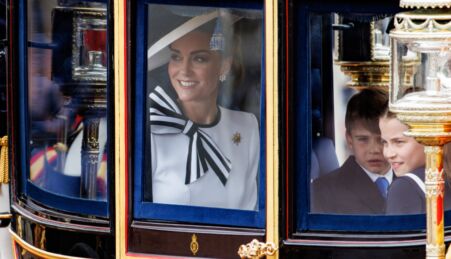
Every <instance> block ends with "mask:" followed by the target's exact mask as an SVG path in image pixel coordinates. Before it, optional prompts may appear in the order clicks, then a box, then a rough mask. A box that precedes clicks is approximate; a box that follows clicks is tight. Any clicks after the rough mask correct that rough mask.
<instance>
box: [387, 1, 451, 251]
mask: <svg viewBox="0 0 451 259" xmlns="http://www.w3.org/2000/svg"><path fill="white" fill-rule="evenodd" d="M400 6H401V7H404V8H415V9H413V11H407V12H402V13H399V14H397V15H396V16H395V18H394V29H393V30H392V31H391V32H390V37H391V54H392V60H391V85H390V103H389V106H390V110H391V111H392V112H394V113H396V115H397V117H398V118H399V119H400V120H401V121H402V122H404V123H406V124H407V125H408V126H409V130H408V131H407V132H405V135H407V136H411V137H414V138H415V139H416V140H417V141H418V142H419V143H421V144H423V145H424V146H425V153H426V172H425V185H426V225H427V234H426V258H445V244H444V222H443V221H444V212H443V208H444V206H443V197H444V170H443V145H444V144H445V143H447V142H449V141H450V140H451V9H450V7H451V1H449V0H447V1H444V0H442V1H440V0H428V1H419V0H401V1H400ZM412 64H413V65H412Z"/></svg>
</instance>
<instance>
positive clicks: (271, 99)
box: [265, 0, 279, 259]
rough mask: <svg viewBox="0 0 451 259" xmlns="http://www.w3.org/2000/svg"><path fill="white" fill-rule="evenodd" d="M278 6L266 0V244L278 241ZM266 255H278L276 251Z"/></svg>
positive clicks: (273, 1)
mask: <svg viewBox="0 0 451 259" xmlns="http://www.w3.org/2000/svg"><path fill="white" fill-rule="evenodd" d="M277 8H278V5H277V0H265V35H266V36H265V49H266V53H265V56H266V64H265V68H266V72H265V73H266V93H267V94H266V130H267V132H266V145H267V146H266V150H267V154H266V177H267V179H266V182H267V186H266V243H273V244H276V245H277V244H279V214H278V210H279V189H278V186H279V178H278V175H279V174H278V173H279V171H278V169H279V157H278V155H279V152H278V151H279V142H278V138H277V137H278V136H279V133H278V125H279V122H278V119H279V118H278V98H279V94H278V86H279V85H278V62H277V61H278V40H279V37H278V34H277V32H278V19H277V17H278V10H277ZM266 258H268V259H269V258H279V252H278V251H275V252H274V254H272V255H268V256H267V257H266Z"/></svg>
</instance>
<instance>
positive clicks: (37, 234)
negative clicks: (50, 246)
mask: <svg viewBox="0 0 451 259" xmlns="http://www.w3.org/2000/svg"><path fill="white" fill-rule="evenodd" d="M45 241H46V237H45V227H44V226H41V225H36V226H35V228H34V244H35V246H36V247H38V248H39V249H43V250H45Z"/></svg>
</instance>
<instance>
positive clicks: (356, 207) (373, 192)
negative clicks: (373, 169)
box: [311, 156, 385, 215]
mask: <svg viewBox="0 0 451 259" xmlns="http://www.w3.org/2000/svg"><path fill="white" fill-rule="evenodd" d="M311 188H312V189H311V212H313V213H331V214H362V215H365V214H385V199H384V198H383V197H382V195H381V194H380V192H379V190H378V188H377V186H376V184H375V183H374V182H373V181H372V180H371V178H370V177H368V175H367V174H366V173H365V171H363V169H362V168H361V167H360V166H359V165H358V164H357V162H355V158H354V156H350V157H349V158H348V159H347V160H346V162H345V163H344V164H343V165H342V166H341V167H340V168H338V169H337V170H335V171H333V172H331V173H329V174H326V175H324V176H322V177H320V178H318V179H316V180H315V181H313V183H312V185H311Z"/></svg>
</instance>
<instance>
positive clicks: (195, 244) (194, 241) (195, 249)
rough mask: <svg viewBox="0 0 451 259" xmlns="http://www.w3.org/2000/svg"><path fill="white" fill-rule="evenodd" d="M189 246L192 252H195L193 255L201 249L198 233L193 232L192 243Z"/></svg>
mask: <svg viewBox="0 0 451 259" xmlns="http://www.w3.org/2000/svg"><path fill="white" fill-rule="evenodd" d="M189 248H190V249H191V253H193V255H196V254H197V252H198V251H199V242H197V236H196V234H193V235H192V236H191V243H190V245H189Z"/></svg>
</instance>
